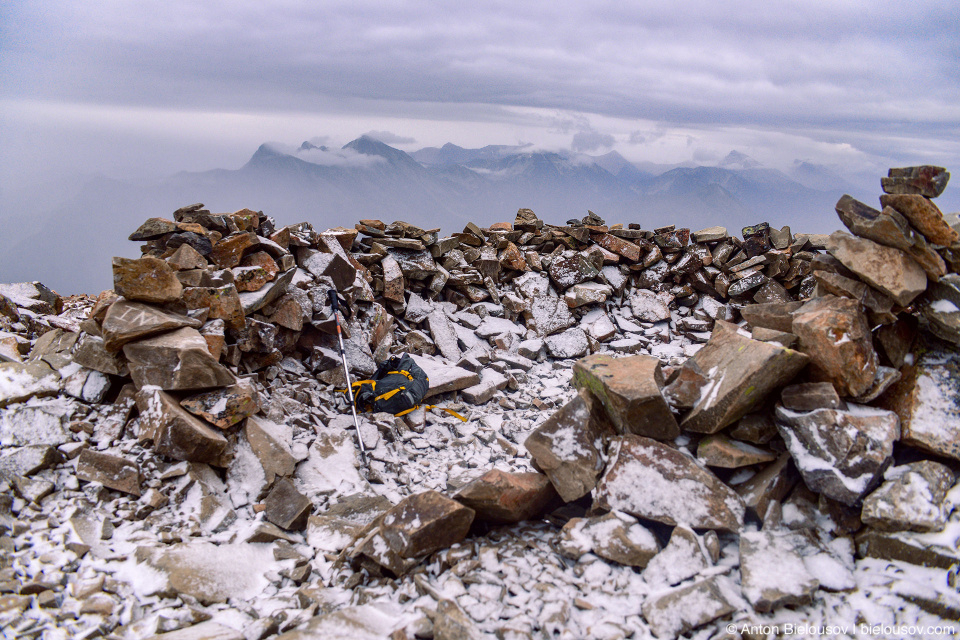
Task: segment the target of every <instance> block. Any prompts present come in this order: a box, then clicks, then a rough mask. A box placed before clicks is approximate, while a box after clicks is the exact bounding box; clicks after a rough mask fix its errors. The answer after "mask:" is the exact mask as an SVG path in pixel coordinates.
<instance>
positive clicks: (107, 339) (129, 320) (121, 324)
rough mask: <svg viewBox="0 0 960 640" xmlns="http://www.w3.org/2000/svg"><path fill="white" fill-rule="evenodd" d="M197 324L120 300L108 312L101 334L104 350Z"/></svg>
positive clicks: (197, 323)
mask: <svg viewBox="0 0 960 640" xmlns="http://www.w3.org/2000/svg"><path fill="white" fill-rule="evenodd" d="M200 324H201V323H200V321H199V320H196V319H194V318H189V317H187V316H182V315H180V314H176V313H171V312H169V311H164V310H162V309H159V308H157V307H154V306H151V305H147V304H143V303H140V302H131V301H129V300H125V299H123V298H121V299H119V300H117V301H116V302H114V303H113V304H112V305H110V308H109V309H108V310H107V313H106V316H105V317H104V319H103V325H102V327H101V332H102V334H103V342H104V347H105V348H106V349H107V350H108V351H117V350H119V349H120V348H121V347H122V346H123V345H125V344H126V343H128V342H132V341H134V340H140V339H142V338H146V337H149V336H152V335H156V334H158V333H163V332H166V331H171V330H174V329H180V328H182V327H193V328H197V327H199V326H200Z"/></svg>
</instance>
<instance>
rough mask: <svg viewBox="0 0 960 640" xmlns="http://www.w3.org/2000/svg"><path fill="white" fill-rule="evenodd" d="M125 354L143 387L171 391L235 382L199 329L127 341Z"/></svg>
mask: <svg viewBox="0 0 960 640" xmlns="http://www.w3.org/2000/svg"><path fill="white" fill-rule="evenodd" d="M123 354H124V355H125V356H126V357H127V361H128V363H129V366H130V376H131V377H132V378H133V381H134V383H135V384H136V385H137V388H140V389H142V388H143V387H145V386H147V385H153V386H158V387H160V388H161V389H164V390H168V391H169V390H192V389H209V388H211V387H225V386H228V385H231V384H234V383H235V382H236V378H235V377H234V375H233V374H232V373H230V371H229V370H228V369H226V368H225V367H224V366H223V365H221V364H220V363H218V362H217V361H216V360H214V359H213V356H211V355H210V352H209V351H208V350H207V342H206V340H204V339H203V336H202V335H200V332H199V331H197V330H196V329H192V328H188V327H184V328H183V329H177V330H176V331H172V332H170V333H165V334H162V335H159V336H156V337H153V338H146V339H143V340H138V341H136V342H128V343H127V344H125V345H124V346H123Z"/></svg>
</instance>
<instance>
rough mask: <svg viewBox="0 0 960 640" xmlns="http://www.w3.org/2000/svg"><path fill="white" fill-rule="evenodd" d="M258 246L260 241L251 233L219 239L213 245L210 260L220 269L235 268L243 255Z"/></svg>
mask: <svg viewBox="0 0 960 640" xmlns="http://www.w3.org/2000/svg"><path fill="white" fill-rule="evenodd" d="M258 244H260V239H259V238H258V237H257V234H255V233H253V232H247V233H237V234H234V235H232V236H229V237H226V238H223V239H221V240H220V241H219V242H217V243H216V244H215V245H213V251H212V252H211V253H210V259H211V260H213V262H214V263H215V264H216V265H217V266H218V267H220V268H221V269H229V268H231V267H236V266H237V265H239V264H240V261H241V260H242V259H243V255H244V253H245V252H247V251H248V250H249V249H250V248H251V247H255V246H257V245H258Z"/></svg>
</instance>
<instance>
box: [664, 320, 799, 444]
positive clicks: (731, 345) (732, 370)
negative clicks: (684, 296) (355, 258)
mask: <svg viewBox="0 0 960 640" xmlns="http://www.w3.org/2000/svg"><path fill="white" fill-rule="evenodd" d="M718 324H721V323H719V322H718ZM692 360H693V362H694V363H695V364H696V366H697V367H699V369H700V371H702V372H703V373H704V375H705V376H706V378H707V384H706V386H704V387H703V392H702V394H701V397H700V400H699V401H698V402H697V404H696V405H694V407H693V409H692V410H691V411H690V412H689V413H688V414H687V416H686V417H685V418H684V419H683V422H681V424H680V427H681V428H682V429H686V430H689V431H695V432H697V433H716V432H717V431H720V430H721V429H723V428H724V427H726V426H727V425H730V424H733V423H734V422H736V421H737V420H739V419H740V418H742V417H743V416H744V415H746V414H747V413H748V412H750V411H752V410H753V409H754V407H756V406H757V405H758V404H759V403H761V402H763V400H764V399H765V398H766V397H767V395H768V394H770V393H771V392H772V391H774V390H775V389H777V388H778V387H780V386H782V385H784V384H786V383H787V382H789V381H790V380H792V379H793V377H794V376H795V375H796V374H797V373H799V372H800V370H801V369H803V367H805V366H806V364H807V363H808V362H809V358H808V357H807V356H805V355H804V354H802V353H800V352H798V351H794V350H792V349H785V348H783V347H780V346H778V345H777V344H775V343H771V342H759V341H757V340H752V339H750V338H746V337H744V336H741V335H740V334H738V333H736V332H733V331H723V332H716V331H715V332H714V334H713V336H711V338H710V340H709V342H707V344H706V345H705V346H704V347H703V348H702V349H700V350H699V351H698V352H697V353H696V354H694V356H693V358H692Z"/></svg>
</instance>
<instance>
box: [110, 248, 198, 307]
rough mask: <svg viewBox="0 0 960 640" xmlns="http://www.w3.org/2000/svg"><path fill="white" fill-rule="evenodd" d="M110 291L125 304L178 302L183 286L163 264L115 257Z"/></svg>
mask: <svg viewBox="0 0 960 640" xmlns="http://www.w3.org/2000/svg"><path fill="white" fill-rule="evenodd" d="M113 289H114V291H116V292H117V294H118V295H121V296H123V297H124V298H126V299H128V300H138V301H141V302H155V303H164V302H174V301H176V300H178V299H179V298H180V292H181V291H182V290H183V286H182V285H181V284H180V280H178V279H177V274H176V272H175V271H174V270H173V267H171V266H170V265H169V264H167V263H166V262H165V261H164V260H160V259H159V258H152V257H150V256H144V257H142V258H140V259H138V260H132V259H130V258H119V257H117V258H114V259H113Z"/></svg>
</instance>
